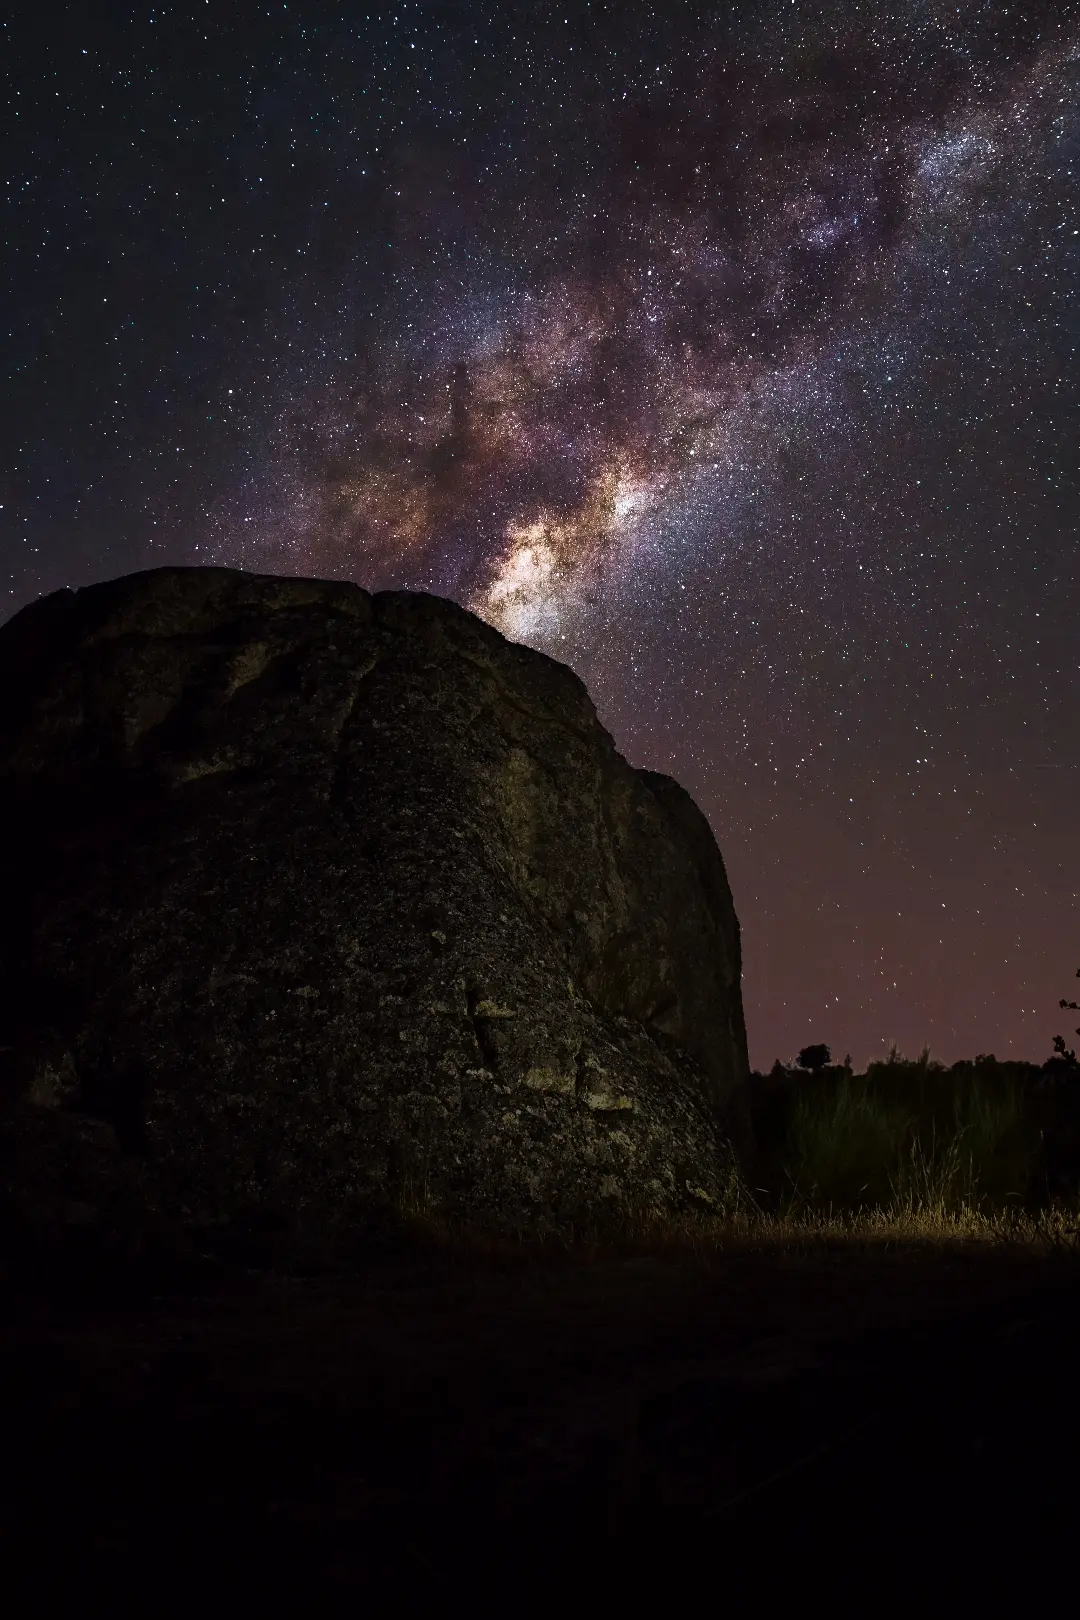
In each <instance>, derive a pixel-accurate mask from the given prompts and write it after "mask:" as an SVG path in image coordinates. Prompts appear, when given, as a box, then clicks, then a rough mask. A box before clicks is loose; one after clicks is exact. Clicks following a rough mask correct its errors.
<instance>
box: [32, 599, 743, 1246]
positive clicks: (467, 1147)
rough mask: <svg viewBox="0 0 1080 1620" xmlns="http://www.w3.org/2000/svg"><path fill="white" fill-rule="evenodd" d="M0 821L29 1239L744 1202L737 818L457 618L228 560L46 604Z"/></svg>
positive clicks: (572, 681)
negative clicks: (415, 1215) (628, 753)
mask: <svg viewBox="0 0 1080 1620" xmlns="http://www.w3.org/2000/svg"><path fill="white" fill-rule="evenodd" d="M0 808H2V813H3V820H4V826H3V828H2V835H3V836H2V841H0V861H2V864H3V873H2V876H3V885H4V896H5V905H4V908H3V921H2V923H0V950H2V959H0V971H2V981H0V983H2V1002H0V1019H2V1023H0V1046H2V1047H3V1048H5V1050H4V1051H3V1052H2V1053H0V1063H3V1065H4V1080H3V1118H2V1131H3V1151H4V1156H5V1163H4V1168H3V1182H4V1188H5V1194H6V1202H7V1215H8V1219H9V1221H11V1220H14V1222H15V1223H16V1226H18V1227H24V1226H26V1225H27V1224H28V1225H29V1226H30V1227H31V1228H34V1227H40V1226H46V1227H48V1226H50V1225H51V1224H55V1223H57V1222H59V1223H61V1224H62V1223H64V1222H68V1223H76V1224H78V1223H84V1224H86V1225H87V1226H90V1227H95V1226H98V1227H100V1226H109V1227H110V1228H111V1227H114V1226H118V1227H122V1226H123V1225H124V1223H125V1222H134V1223H136V1224H138V1222H139V1221H140V1220H142V1219H144V1218H145V1219H152V1220H163V1221H173V1222H177V1221H178V1222H181V1223H184V1224H187V1225H190V1226H192V1227H194V1228H196V1229H205V1230H206V1231H214V1230H218V1229H221V1228H228V1227H229V1226H237V1225H238V1226H240V1227H243V1226H244V1225H245V1223H247V1224H248V1225H252V1224H254V1225H255V1226H259V1225H262V1226H265V1227H267V1228H276V1227H279V1228H280V1229H281V1230H282V1231H283V1232H290V1233H297V1234H300V1235H301V1237H302V1238H303V1240H304V1241H309V1242H314V1243H315V1244H317V1245H321V1244H327V1243H333V1242H335V1241H337V1239H338V1237H339V1236H340V1235H341V1234H342V1233H344V1232H348V1231H349V1230H351V1229H352V1228H353V1227H354V1226H355V1225H356V1223H359V1225H360V1226H361V1228H362V1227H363V1225H364V1222H365V1221H368V1220H370V1219H372V1218H375V1216H377V1215H378V1212H382V1211H386V1212H394V1211H397V1212H401V1211H405V1212H408V1211H416V1212H421V1213H429V1214H431V1215H433V1216H435V1217H437V1218H439V1219H444V1220H449V1221H451V1222H454V1223H464V1224H466V1225H469V1226H474V1227H482V1228H494V1229H497V1230H500V1231H505V1232H513V1233H522V1234H528V1235H536V1234H542V1233H545V1232H551V1233H567V1232H569V1231H571V1230H582V1229H587V1230H601V1231H602V1230H605V1229H608V1228H611V1227H618V1226H619V1225H625V1223H626V1222H627V1221H628V1220H630V1219H632V1218H637V1217H639V1216H641V1215H649V1214H651V1215H654V1216H663V1215H680V1214H686V1213H689V1212H698V1213H700V1214H702V1215H707V1214H708V1213H709V1212H710V1211H715V1210H717V1209H719V1208H720V1207H721V1206H722V1203H723V1199H724V1196H725V1187H726V1185H727V1179H728V1177H729V1174H730V1169H731V1158H730V1151H729V1150H728V1148H727V1146H726V1144H727V1140H728V1139H729V1138H732V1137H733V1138H735V1139H736V1140H737V1139H738V1136H739V1132H740V1130H741V1129H742V1121H743V1119H744V1117H745V1113H744V1101H745V1082H746V1078H747V1074H748V1065H747V1058H746V1040H745V1034H744V1029H743V1021H742V1009H741V999H740V959H739V936H738V924H737V922H736V918H735V913H734V909H733V906H732V901H731V895H730V892H729V889H728V885H727V880H726V877H725V874H724V867H723V863H722V861H721V858H720V854H719V852H718V850H717V848H716V844H715V842H714V840H713V837H712V833H711V831H710V829H709V827H708V824H707V823H706V821H705V819H704V817H703V816H702V815H701V814H700V812H699V811H698V810H697V808H696V807H695V805H694V804H693V802H692V801H691V800H690V798H689V797H688V796H687V795H686V794H685V793H684V792H683V790H682V789H681V788H679V787H678V786H677V785H676V784H675V783H674V782H672V781H670V780H669V779H668V778H666V777H663V776H657V775H654V774H652V773H650V772H646V771H637V770H633V769H632V768H631V767H630V766H629V765H628V764H627V763H626V762H625V760H623V759H622V758H621V757H620V756H619V754H618V753H617V752H616V751H615V748H614V745H613V743H612V741H611V739H610V737H609V736H608V734H607V733H606V732H605V731H604V730H603V728H602V727H601V726H600V724H599V722H598V720H597V718H596V715H595V712H594V709H593V706H592V704H591V702H590V700H589V698H588V696H587V694H586V692H585V689H584V687H583V686H582V684H581V683H580V681H579V680H578V679H577V678H576V677H575V676H574V675H573V674H572V673H571V671H570V670H568V669H566V668H565V667H564V666H562V665H561V664H558V663H555V662H554V661H552V660H551V659H548V658H546V657H544V656H543V655H542V654H540V653H537V652H534V651H532V650H530V649H527V648H524V647H520V646H516V645H513V644H511V643H509V642H507V641H505V640H504V639H503V638H502V637H501V636H500V635H499V634H498V633H497V632H495V631H494V630H492V629H490V628H489V627H488V626H487V625H485V624H483V623H482V622H481V621H479V620H478V619H476V618H474V617H473V616H472V615H470V614H469V613H467V612H465V611H464V610H463V609H461V608H459V607H457V606H455V605H454V604H452V603H450V602H446V601H443V600H440V599H438V598H434V597H428V596H423V595H414V594H408V593H386V594H383V595H376V596H371V595H369V594H368V593H367V592H365V591H364V590H362V589H360V588H359V587H358V586H355V585H349V584H343V583H328V582H320V581H314V580H304V579H287V578H278V577H261V576H256V575H248V574H243V573H238V572H234V571H231V570H225V569H163V570H158V571H155V572H152V573H146V574H139V575H134V576H131V577H129V578H125V579H120V580H117V581H114V582H111V583H108V584H103V585H97V586H93V587H90V588H88V589H85V590H82V591H79V592H71V591H62V592H58V593H56V594H55V595H53V596H50V597H47V598H44V599H42V600H40V601H38V602H37V603H35V604H33V605H32V606H30V607H28V608H26V609H24V610H23V612H21V613H20V614H18V615H17V616H16V617H15V618H14V619H13V620H11V621H10V622H9V623H8V624H7V625H5V626H4V627H3V628H2V629H0Z"/></svg>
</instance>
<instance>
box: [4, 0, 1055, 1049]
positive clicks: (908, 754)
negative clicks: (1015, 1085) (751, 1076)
mask: <svg viewBox="0 0 1080 1620" xmlns="http://www.w3.org/2000/svg"><path fill="white" fill-rule="evenodd" d="M7 15H8V18H9V21H8V22H7V24H6V25H5V28H4V32H3V34H2V35H0V40H2V45H0V71H2V72H3V74H4V75H5V78H6V88H7V92H8V94H7V97H6V100H7V106H8V114H9V115H8V118H7V119H6V121H5V128H6V136H5V158H6V161H5V162H4V165H3V170H4V180H5V194H4V216H3V239H4V245H3V248H2V249H0V252H2V253H3V257H4V265H5V271H6V278H5V280H6V286H5V311H4V313H5V316H6V320H5V327H6V331H7V343H6V346H5V365H4V376H5V386H4V390H3V413H4V420H3V433H2V443H0V501H2V510H0V548H2V549H0V582H2V588H3V593H4V603H5V604H6V606H5V607H3V609H2V611H3V613H4V615H5V616H6V613H7V612H8V611H9V610H10V611H14V610H15V609H16V608H18V607H20V606H21V605H22V604H23V603H25V602H27V601H29V600H30V599H32V598H33V597H34V596H36V595H37V594H38V593H40V592H45V591H51V590H55V589H56V588H57V587H59V586H61V585H81V584H85V583H89V582H91V581H93V580H98V579H103V578H110V577H113V576H115V575H117V574H121V573H126V572H128V571H130V570H132V569H137V568H147V567H153V566H157V565H160V564H166V563H200V562H202V563H221V564H230V565H236V566H242V567H245V568H250V569H256V570H262V571H265V572H285V573H301V574H316V575H321V576H326V577H344V578H350V579H355V580H357V581H359V582H360V583H361V584H363V585H366V586H371V587H376V588H381V587H382V588H384V587H387V586H395V585H407V586H414V587H418V588H423V589H427V590H435V591H438V592H440V593H442V594H446V595H450V596H453V597H456V598H457V599H458V600H459V601H461V602H463V603H465V604H466V605H468V606H469V607H471V608H473V609H474V610H475V611H476V612H478V613H480V614H482V615H483V616H484V617H485V618H487V619H488V620H489V621H490V622H491V623H492V624H494V625H496V626H497V627H498V628H499V629H501V630H502V631H504V633H505V634H507V635H509V636H511V637H514V638H515V639H518V640H522V641H526V642H529V643H531V644H532V645H534V646H536V647H540V648H542V649H543V650H545V651H547V652H550V653H552V654H553V655H554V656H556V657H559V658H561V659H564V660H565V661H566V662H568V663H570V664H571V665H572V666H573V667H574V668H575V669H576V670H577V671H578V673H579V674H580V675H581V676H582V677H583V678H584V679H585V681H586V682H587V684H588V686H589V689H590V691H591V692H592V695H593V697H594V698H595V700H596V703H597V707H598V710H599V712H600V715H601V718H602V719H603V721H604V723H605V724H606V725H607V726H608V727H609V728H610V729H611V731H612V732H613V734H614V736H615V738H616V741H617V742H618V745H619V747H620V748H621V749H622V750H623V752H624V753H625V754H626V755H627V756H628V758H629V759H630V760H631V761H633V762H634V763H635V764H639V765H648V766H650V767H652V768H654V769H658V770H662V771H667V772H669V773H671V774H672V775H674V776H675V777H676V778H677V779H678V780H679V781H681V782H682V783H684V785H685V786H686V787H687V788H688V789H689V790H690V792H691V793H692V794H693V795H694V796H695V798H696V799H697V800H698V802H699V804H701V806H702V807H703V809H704V810H705V811H706V813H707V814H708V816H709V817H710V820H711V821H712V824H713V827H714V829H715V831H716V834H717V838H718V840H719V843H720V846H721V848H722V850H723V853H724V856H725V859H726V861H727V864H728V870H729V873H730V877H731V882H732V887H733V889H734V893H735V901H736V906H737V909H738V912H739V916H740V919H741V921H742V926H743V945H744V959H745V975H744V993H745V999H746V1011H747V1022H748V1027H749V1032H750V1045H751V1059H752V1061H753V1062H754V1063H755V1064H756V1065H757V1066H759V1067H761V1066H768V1065H769V1064H770V1063H771V1062H772V1060H773V1059H774V1058H775V1057H777V1056H780V1057H782V1058H790V1057H791V1056H792V1055H793V1053H794V1052H796V1051H797V1050H798V1048H799V1047H800V1046H802V1045H804V1044H806V1043H807V1042H810V1041H826V1042H828V1043H829V1044H830V1045H831V1046H832V1047H833V1050H834V1052H836V1053H837V1054H838V1055H843V1053H845V1052H850V1053H851V1054H852V1056H853V1058H854V1059H855V1061H856V1062H857V1063H861V1062H863V1061H864V1060H865V1059H866V1058H868V1057H871V1056H875V1055H880V1054H881V1053H882V1052H883V1051H884V1050H885V1048H886V1047H887V1046H888V1045H889V1044H890V1043H891V1042H893V1041H895V1042H897V1043H898V1044H899V1045H900V1047H901V1048H902V1049H903V1050H906V1051H908V1052H917V1051H918V1049H919V1048H920V1047H921V1046H922V1045H923V1044H924V1043H928V1044H929V1045H930V1047H931V1049H932V1050H933V1052H934V1053H935V1055H937V1056H940V1057H942V1058H944V1059H946V1060H952V1059H955V1058H958V1057H962V1056H974V1055H975V1054H976V1053H977V1052H991V1051H992V1052H995V1053H996V1054H997V1055H998V1056H999V1057H1004V1056H1021V1057H1030V1058H1033V1059H1042V1058H1044V1057H1046V1056H1049V1053H1050V1043H1051V1038H1052V1036H1053V1035H1054V1034H1055V1033H1056V1032H1057V1031H1058V1030H1059V1029H1060V1030H1062V1031H1063V1032H1068V1030H1069V1028H1070V1025H1069V1022H1068V1020H1067V1016H1066V1015H1063V1014H1061V1013H1059V1012H1058V1011H1057V1003H1058V999H1059V997H1060V996H1062V995H1069V996H1071V995H1072V994H1073V992H1074V990H1075V980H1074V978H1073V974H1074V972H1075V969H1076V967H1077V966H1078V965H1080V921H1078V909H1077V897H1078V895H1077V891H1078V887H1080V839H1078V837H1077V831H1078V825H1077V824H1078V818H1077V814H1076V802H1077V795H1078V793H1080V669H1078V666H1080V589H1078V587H1080V567H1078V547H1077V524H1078V516H1080V458H1078V454H1077V449H1078V411H1077V403H1078V398H1080V360H1078V354H1077V340H1078V337H1080V303H1078V300H1077V297H1076V291H1077V288H1078V287H1080V207H1078V201H1080V188H1078V185H1077V179H1076V174H1075V173H1074V171H1077V170H1078V167H1080V7H1078V6H1076V5H1072V4H1057V5H1052V6H1047V5H1041V4H1039V5H1005V4H997V3H989V0H986V3H983V0H978V3H976V0H962V3H961V4H956V3H955V0H953V3H951V4H949V5H944V4H937V3H936V0H907V3H903V0H896V3H893V4H875V3H871V0H864V3H862V4H855V3H850V4H834V5H822V4H820V3H818V4H801V3H794V4H786V3H781V0H767V3H764V4H753V5H751V4H745V5H737V4H733V5H728V6H723V7H717V8H715V9H714V10H712V11H710V10H709V9H708V8H705V7H701V6H690V5H687V6H679V5H677V4H672V3H667V4H665V5H663V6H658V7H656V8H652V7H649V6H644V5H640V6H639V5H634V4H619V5H604V4H596V3H594V4H593V5H591V6H586V5H582V4H577V5H574V6H566V7H547V6H541V5H537V4H534V3H528V4H514V3H507V0H503V3H501V4H497V5H480V4H469V3H467V0H452V3H445V4H412V5H405V4H402V5H399V6H397V7H391V6H382V7H375V6H372V7H369V8H367V9H365V7H364V6H363V5H355V6H335V7H322V6H319V5H316V4H301V3H296V4H289V5H287V6H286V5H280V4H275V5H267V6H260V7H257V6H254V5H252V6H248V5H245V4H242V3H237V0H228V3H227V0H208V3H206V4H198V5H183V6H180V5H175V6H174V5H162V6H148V5H145V4H141V3H135V4H125V5H122V6H121V5H116V6H112V5H107V4H102V3H98V4H92V5H91V4H87V5H83V6H67V7H65V6H63V5H60V4H46V5H42V4H38V5H36V6H32V5H24V4H17V5H16V6H15V7H14V8H13V9H11V8H9V10H8V13H7Z"/></svg>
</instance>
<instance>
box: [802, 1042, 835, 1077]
mask: <svg viewBox="0 0 1080 1620" xmlns="http://www.w3.org/2000/svg"><path fill="white" fill-rule="evenodd" d="M831 1061H832V1053H831V1052H830V1051H829V1048H828V1047H827V1046H804V1047H803V1049H802V1051H801V1052H800V1053H799V1068H800V1069H809V1070H810V1073H811V1074H818V1073H819V1072H820V1071H821V1070H822V1069H824V1068H827V1067H828V1065H829V1063H830V1062H831Z"/></svg>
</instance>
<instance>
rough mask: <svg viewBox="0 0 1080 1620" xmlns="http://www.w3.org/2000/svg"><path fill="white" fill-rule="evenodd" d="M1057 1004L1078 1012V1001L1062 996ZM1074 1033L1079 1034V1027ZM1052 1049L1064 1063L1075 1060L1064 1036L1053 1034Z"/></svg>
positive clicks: (1078, 973) (1079, 971)
mask: <svg viewBox="0 0 1080 1620" xmlns="http://www.w3.org/2000/svg"><path fill="white" fill-rule="evenodd" d="M1076 977H1077V978H1078V979H1080V968H1077V970H1076ZM1058 1006H1059V1007H1065V1008H1067V1009H1068V1010H1069V1011H1070V1012H1080V1001H1066V1000H1065V998H1064V997H1062V999H1061V1000H1060V1001H1059V1002H1058ZM1076 1033H1077V1034H1078V1035H1080V1028H1078V1029H1077V1031H1076ZM1054 1051H1055V1052H1056V1053H1057V1055H1058V1057H1063V1058H1064V1059H1065V1061H1066V1063H1075V1062H1076V1053H1075V1052H1074V1051H1073V1049H1072V1047H1070V1046H1066V1045H1065V1037H1064V1036H1063V1035H1055V1036H1054Z"/></svg>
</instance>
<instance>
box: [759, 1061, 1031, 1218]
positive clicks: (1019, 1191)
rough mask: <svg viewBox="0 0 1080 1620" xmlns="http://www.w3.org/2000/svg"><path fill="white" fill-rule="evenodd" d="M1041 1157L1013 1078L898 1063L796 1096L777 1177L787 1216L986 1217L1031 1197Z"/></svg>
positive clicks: (837, 1077) (836, 1077)
mask: <svg viewBox="0 0 1080 1620" xmlns="http://www.w3.org/2000/svg"><path fill="white" fill-rule="evenodd" d="M1038 1149H1039V1137H1038V1132H1037V1130H1035V1129H1034V1128H1033V1126H1032V1123H1031V1121H1030V1120H1029V1118H1028V1117H1027V1113H1026V1111H1025V1107H1024V1099H1023V1096H1022V1094H1021V1090H1020V1087H1019V1086H1018V1085H1017V1084H1016V1083H1014V1082H1013V1081H1012V1080H1011V1079H1008V1078H1006V1079H1004V1080H1002V1079H1000V1078H997V1079H995V1082H994V1083H993V1084H990V1083H988V1082H987V1081H986V1080H985V1079H980V1078H979V1077H977V1076H963V1077H962V1078H961V1079H960V1080H959V1081H953V1080H952V1078H951V1077H950V1076H949V1075H948V1074H947V1072H946V1071H944V1070H943V1069H942V1068H941V1067H940V1066H936V1067H935V1066H934V1065H932V1064H931V1063H930V1062H929V1061H928V1054H925V1053H924V1054H923V1056H922V1058H920V1059H919V1060H918V1061H917V1062H915V1063H906V1062H905V1061H904V1060H902V1059H899V1058H898V1057H897V1056H895V1055H891V1060H890V1062H888V1063H886V1064H877V1065H873V1066H872V1067H871V1069H870V1070H868V1072H867V1073H866V1074H865V1075H858V1076H853V1075H850V1074H847V1073H844V1072H842V1071H841V1072H840V1073H839V1074H835V1073H834V1074H833V1075H831V1076H829V1077H828V1078H826V1079H825V1080H824V1081H821V1082H815V1083H810V1084H807V1085H805V1086H802V1087H799V1088H797V1089H796V1091H795V1094H794V1097H793V1100H792V1103H791V1106H790V1109H789V1111H788V1115H787V1122H786V1131H785V1134H784V1137H783V1141H782V1143H781V1145H780V1150H779V1153H778V1155H774V1162H773V1178H774V1180H775V1181H778V1182H779V1187H778V1189H777V1190H778V1192H779V1193H780V1195H781V1196H780V1202H781V1205H782V1206H783V1207H786V1208H787V1209H788V1210H789V1211H790V1210H791V1209H792V1208H806V1209H813V1210H817V1211H820V1212H824V1211H848V1212H851V1211H855V1210H860V1209H863V1210H866V1209H877V1210H883V1211H892V1212H893V1213H894V1214H896V1215H897V1216H900V1215H901V1214H906V1215H907V1216H908V1217H911V1216H913V1215H914V1214H915V1213H917V1212H923V1213H928V1212H930V1211H935V1210H936V1211H942V1212H949V1213H952V1214H957V1213H959V1212H960V1211H962V1210H965V1209H971V1210H979V1211H983V1212H989V1211H993V1210H1004V1209H1007V1208H1008V1207H1010V1206H1017V1205H1020V1204H1022V1203H1023V1202H1024V1201H1025V1200H1026V1199H1027V1197H1028V1195H1029V1192H1030V1189H1031V1186H1032V1183H1033V1180H1034V1178H1035V1174H1036V1170H1037V1161H1038Z"/></svg>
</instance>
